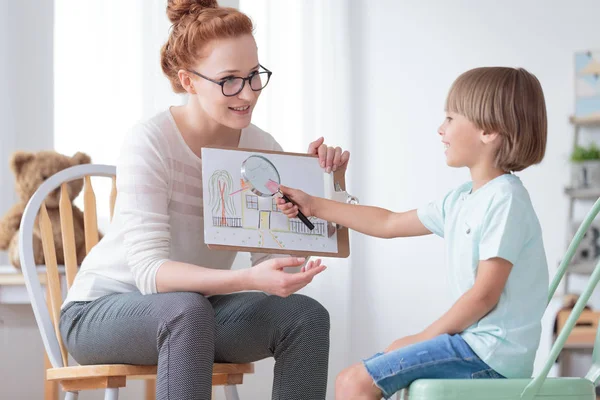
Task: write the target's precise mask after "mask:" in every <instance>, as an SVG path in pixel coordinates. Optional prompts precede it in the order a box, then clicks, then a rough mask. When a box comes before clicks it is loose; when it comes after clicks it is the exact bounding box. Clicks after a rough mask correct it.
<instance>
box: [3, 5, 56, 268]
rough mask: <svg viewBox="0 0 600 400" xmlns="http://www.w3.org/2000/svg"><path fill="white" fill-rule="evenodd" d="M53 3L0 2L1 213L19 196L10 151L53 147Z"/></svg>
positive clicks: (5, 260) (4, 261)
mask: <svg viewBox="0 0 600 400" xmlns="http://www.w3.org/2000/svg"><path fill="white" fill-rule="evenodd" d="M52 8H53V1H44V2H42V3H39V2H38V1H35V0H24V1H19V2H15V1H2V2H0V54H2V58H1V59H0V88H1V89H0V121H2V128H1V129H0V187H1V188H2V191H0V215H4V213H5V212H6V211H7V210H8V209H9V208H10V207H11V206H12V205H13V204H14V203H15V201H16V200H17V198H16V195H15V194H14V186H15V185H14V177H13V174H12V172H11V171H10V168H9V166H8V160H9V157H10V154H11V153H12V152H13V151H15V150H18V149H21V150H41V149H45V148H51V147H52V131H53V107H52V93H53V84H52V82H53V76H52V75H53V68H52V67H53V66H52V40H53V39H52V24H53V12H52ZM6 262H7V257H6V255H5V254H4V253H2V252H0V264H5V263H6Z"/></svg>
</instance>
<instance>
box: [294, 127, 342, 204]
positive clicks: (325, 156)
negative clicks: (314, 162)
mask: <svg viewBox="0 0 600 400" xmlns="http://www.w3.org/2000/svg"><path fill="white" fill-rule="evenodd" d="M307 153H308V154H312V155H318V156H319V164H320V165H321V168H323V169H324V170H325V171H327V173H329V172H331V171H337V170H338V169H345V168H346V167H347V166H348V160H350V153H349V152H348V151H342V149H341V148H340V147H331V146H327V145H326V144H325V138H323V137H320V138H318V139H317V140H315V141H314V142H312V143H311V144H309V145H308V151H307ZM303 212H304V211H303Z"/></svg>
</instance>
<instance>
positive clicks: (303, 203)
mask: <svg viewBox="0 0 600 400" xmlns="http://www.w3.org/2000/svg"><path fill="white" fill-rule="evenodd" d="M279 190H281V193H283V194H285V195H286V196H287V197H288V198H289V199H290V200H291V201H293V202H294V203H296V204H297V205H294V204H292V203H289V202H286V201H285V200H284V199H282V198H281V197H278V198H277V208H279V210H280V211H281V212H282V213H284V214H285V215H286V216H287V217H288V218H294V217H296V216H297V215H298V207H299V208H300V211H302V213H303V214H304V215H306V216H307V217H310V216H312V215H314V214H313V207H312V203H313V197H312V196H311V195H309V194H306V193H304V192H303V191H302V190H298V189H292V188H289V187H287V186H283V185H280V186H279Z"/></svg>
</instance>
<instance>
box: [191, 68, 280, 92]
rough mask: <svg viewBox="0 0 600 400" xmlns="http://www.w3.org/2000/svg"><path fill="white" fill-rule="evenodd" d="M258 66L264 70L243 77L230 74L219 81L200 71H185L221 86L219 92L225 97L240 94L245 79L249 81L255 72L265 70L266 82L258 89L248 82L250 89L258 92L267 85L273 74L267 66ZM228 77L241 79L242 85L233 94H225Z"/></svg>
mask: <svg viewBox="0 0 600 400" xmlns="http://www.w3.org/2000/svg"><path fill="white" fill-rule="evenodd" d="M258 67H259V68H262V69H264V71H262V72H259V71H258V70H257V71H255V72H254V73H252V74H250V76H247V77H245V78H243V77H241V76H230V77H228V78H225V79H221V80H220V81H217V80H214V79H211V78H209V77H208V76H205V75H202V74H201V73H199V72H196V71H194V70H193V69H188V70H187V71H188V72H191V73H192V74H194V75H197V76H199V77H200V78H202V79H206V80H207V81H209V82H212V83H215V84H217V85H219V86H221V93H223V96H225V97H233V96H237V95H238V94H240V93H241V91H242V90H244V87H245V86H246V81H248V82H250V80H251V79H252V78H254V77H255V76H256V75H257V74H262V73H265V72H266V73H267V83H265V85H264V86H263V87H261V88H260V89H254V88H253V87H252V85H251V84H250V89H252V91H253V92H260V91H261V90H263V89H264V88H266V87H267V85H268V84H269V81H270V80H271V75H273V72H271V71H270V70H268V69H267V68H265V67H263V66H262V65H261V64H258ZM230 79H241V80H242V86H241V87H240V90H238V91H237V92H235V93H233V94H225V82H227V81H228V80H230Z"/></svg>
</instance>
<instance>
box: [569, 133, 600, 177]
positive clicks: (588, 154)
mask: <svg viewBox="0 0 600 400" xmlns="http://www.w3.org/2000/svg"><path fill="white" fill-rule="evenodd" d="M571 163H572V164H571V183H572V185H573V187H574V188H587V187H595V188H600V149H599V148H598V146H597V145H596V144H595V143H592V144H590V145H589V146H588V147H583V146H576V147H575V149H574V150H573V153H572V154H571Z"/></svg>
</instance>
